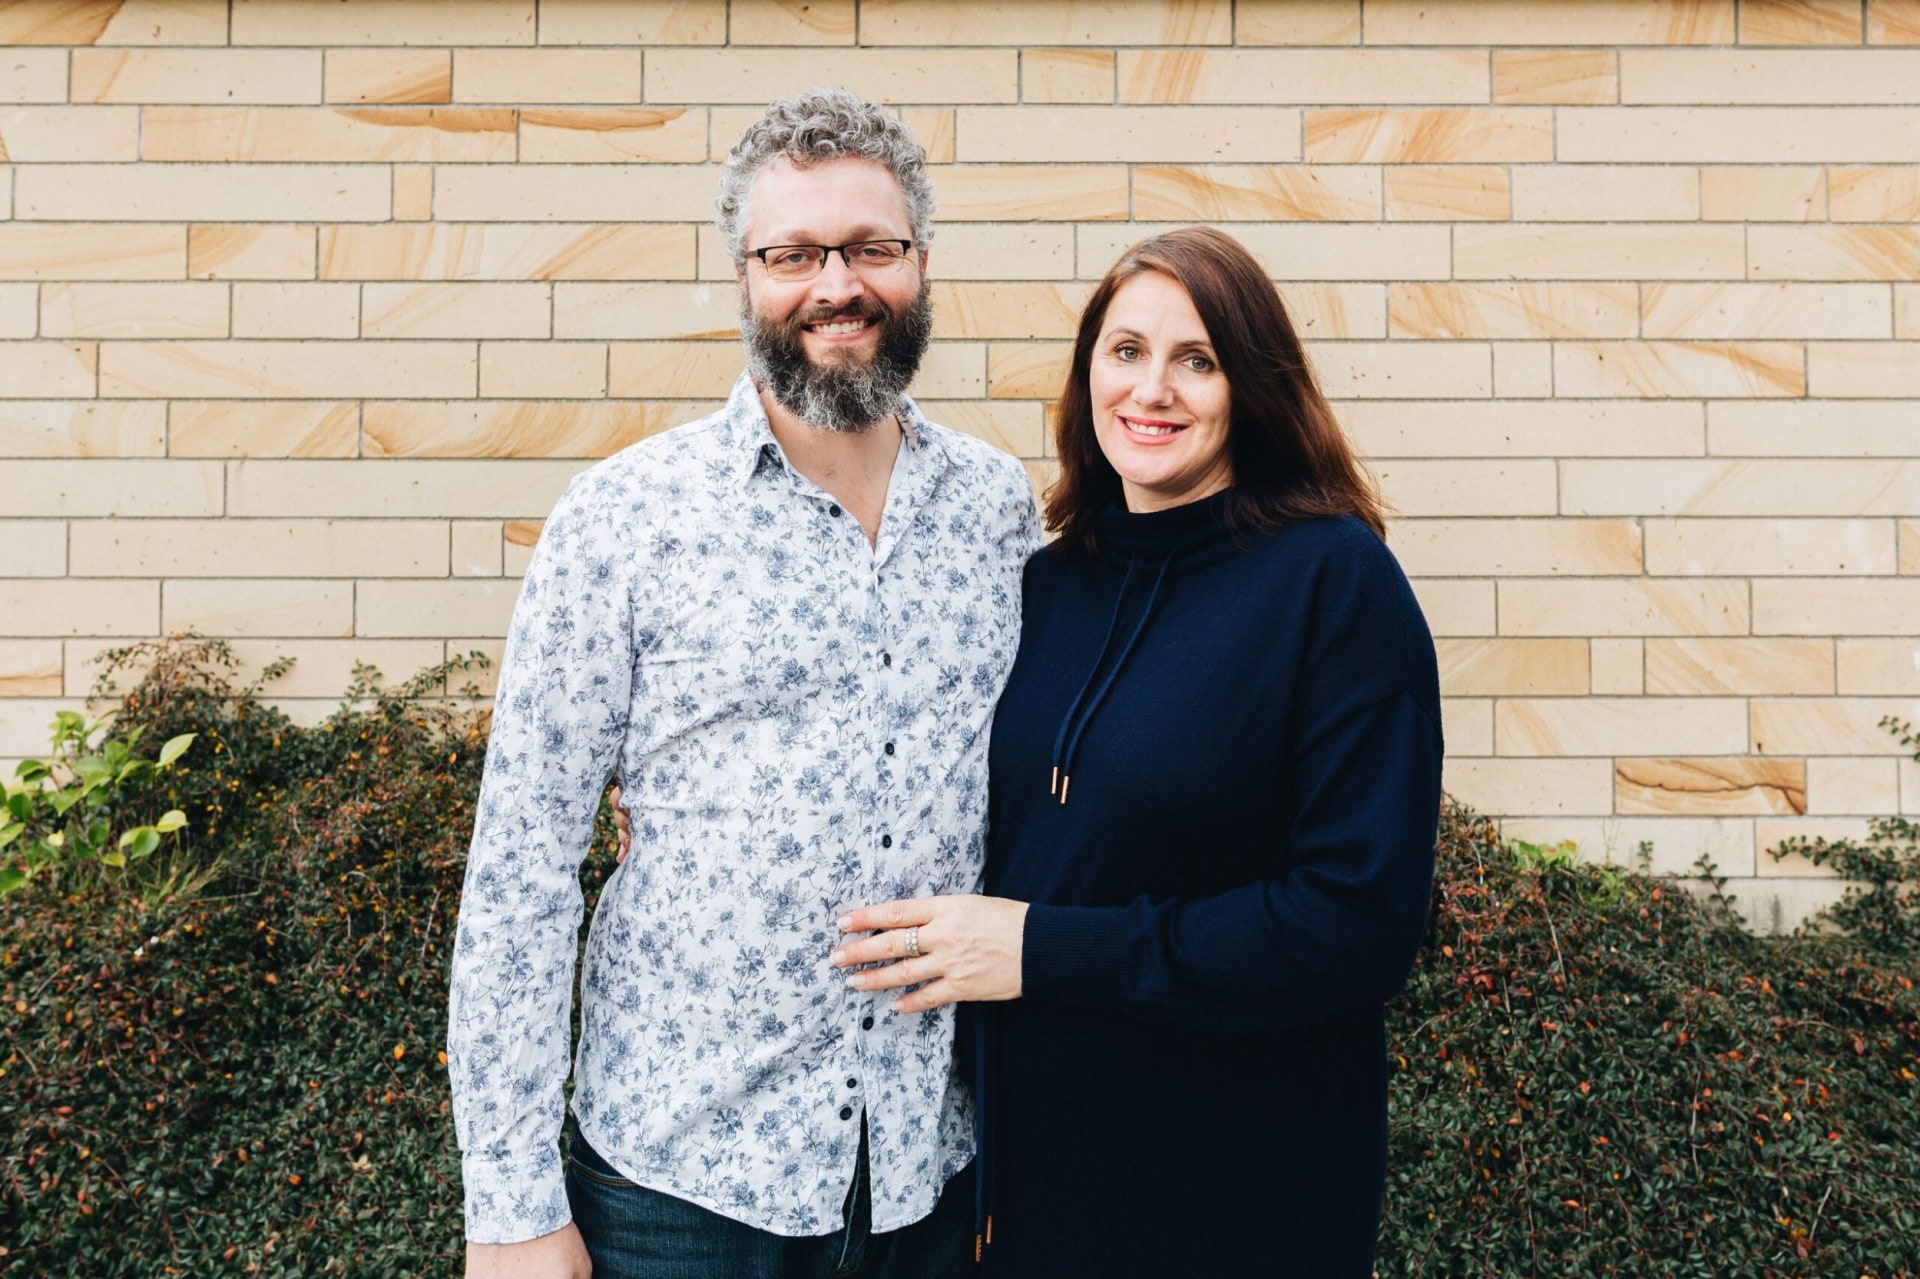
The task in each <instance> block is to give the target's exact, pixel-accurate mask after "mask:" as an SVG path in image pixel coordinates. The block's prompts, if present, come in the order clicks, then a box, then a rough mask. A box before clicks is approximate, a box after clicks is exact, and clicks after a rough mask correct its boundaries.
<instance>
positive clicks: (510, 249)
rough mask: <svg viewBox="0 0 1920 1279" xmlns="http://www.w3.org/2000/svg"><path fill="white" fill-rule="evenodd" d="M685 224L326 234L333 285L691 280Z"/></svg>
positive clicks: (327, 274) (323, 270) (329, 230)
mask: <svg viewBox="0 0 1920 1279" xmlns="http://www.w3.org/2000/svg"><path fill="white" fill-rule="evenodd" d="M693 257H694V249H693V236H692V234H691V233H690V232H689V231H688V229H687V228H686V227H683V226H644V225H643V226H590V227H581V226H539V225H533V226H512V225H485V224H471V223H470V224H467V225H454V224H449V223H435V224H433V225H431V226H342V227H325V228H322V230H321V232H320V277H321V278H322V279H327V280H629V279H647V280H661V279H668V280H671V279H688V278H690V277H691V276H692V274H693Z"/></svg>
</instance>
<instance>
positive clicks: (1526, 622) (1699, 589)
mask: <svg viewBox="0 0 1920 1279" xmlns="http://www.w3.org/2000/svg"><path fill="white" fill-rule="evenodd" d="M1497 585H1498V588H1499V597H1500V633H1501V634H1502V635H1543V636H1544V635H1563V636H1578V635H1585V636H1595V635H1602V636H1641V637H1644V636H1649V635H1745V634H1747V632H1748V624H1747V618H1748V613H1747V586H1746V583H1744V582H1730V581H1715V580H1709V581H1701V582H1695V581H1684V580H1675V579H1670V578H1669V579H1652V578H1639V579H1606V578H1595V579H1588V580H1584V581H1583V580H1577V579H1576V580H1572V581H1563V580H1554V579H1534V578H1524V579H1514V578H1508V579H1503V580H1501V581H1500V582H1499V583H1497Z"/></svg>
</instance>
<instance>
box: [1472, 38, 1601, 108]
mask: <svg viewBox="0 0 1920 1279" xmlns="http://www.w3.org/2000/svg"><path fill="white" fill-rule="evenodd" d="M1493 100H1494V101H1495V102H1498V103H1500V104H1502V105H1505V106H1569V107H1585V106H1600V105H1603V104H1606V103H1610V102H1618V101H1619V100H1620V55H1619V54H1618V53H1616V52H1614V51H1613V50H1612V49H1495V50H1494V51H1493Z"/></svg>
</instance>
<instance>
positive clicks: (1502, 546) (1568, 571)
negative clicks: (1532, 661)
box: [1378, 462, 1641, 577]
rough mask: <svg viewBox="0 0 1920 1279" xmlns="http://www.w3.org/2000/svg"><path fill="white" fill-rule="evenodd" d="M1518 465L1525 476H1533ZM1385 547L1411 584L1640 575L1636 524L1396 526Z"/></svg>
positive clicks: (1406, 522)
mask: <svg viewBox="0 0 1920 1279" xmlns="http://www.w3.org/2000/svg"><path fill="white" fill-rule="evenodd" d="M1378 465H1381V466H1383V467H1385V466H1393V467H1400V466H1403V465H1406V464H1405V463H1399V462H1394V463H1380V464H1378ZM1430 465H1439V463H1432V464H1430ZM1451 465H1454V466H1472V465H1479V466H1485V465H1487V464H1486V463H1470V462H1453V463H1452V464H1451ZM1520 465H1522V466H1526V467H1527V470H1528V472H1529V473H1531V472H1533V471H1534V470H1535V469H1536V468H1535V467H1534V466H1531V465H1528V464H1526V463H1521V464H1520ZM1391 541H1392V545H1393V550H1394V554H1396V555H1397V556H1399V558H1400V563H1401V566H1402V567H1403V568H1405V569H1406V571H1407V572H1408V573H1410V574H1412V575H1413V576H1415V577H1518V576H1529V577H1547V576H1554V577H1595V576H1601V577H1605V576H1619V575H1622V574H1637V573H1639V572H1640V571H1641V561H1640V525H1639V522H1638V521H1636V520H1569V519H1558V518H1556V519H1537V520H1515V519H1484V518H1482V519H1395V520H1394V522H1393V528H1392V538H1391Z"/></svg>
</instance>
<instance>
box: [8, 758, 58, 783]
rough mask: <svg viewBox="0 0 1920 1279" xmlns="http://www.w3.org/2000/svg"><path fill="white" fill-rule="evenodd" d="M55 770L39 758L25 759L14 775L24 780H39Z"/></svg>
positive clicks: (14, 771)
mask: <svg viewBox="0 0 1920 1279" xmlns="http://www.w3.org/2000/svg"><path fill="white" fill-rule="evenodd" d="M52 771H53V770H52V769H51V768H48V767H47V766H46V764H44V763H42V762H41V761H40V760H37V759H23V760H21V761H20V766H19V767H18V768H16V769H14V770H13V775H14V776H15V777H17V778H19V779H20V780H21V781H23V782H37V781H39V780H40V779H41V778H43V777H45V776H46V775H47V774H49V773H51V772H52Z"/></svg>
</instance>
